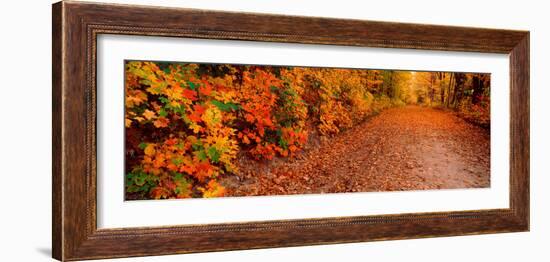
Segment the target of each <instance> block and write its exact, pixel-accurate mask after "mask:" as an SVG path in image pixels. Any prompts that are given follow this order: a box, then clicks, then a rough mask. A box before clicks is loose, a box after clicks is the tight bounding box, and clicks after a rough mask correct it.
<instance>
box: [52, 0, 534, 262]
mask: <svg viewBox="0 0 550 262" xmlns="http://www.w3.org/2000/svg"><path fill="white" fill-rule="evenodd" d="M52 26H53V47H52V54H53V55H52V59H53V81H52V86H53V92H52V100H53V109H52V111H53V119H52V125H53V137H52V148H53V152H52V154H53V163H52V172H53V182H52V183H53V185H52V189H53V196H52V198H53V199H52V200H53V221H52V223H53V233H52V245H53V257H54V258H56V259H58V260H63V261H65V260H81V259H99V258H116V257H128V256H149V255H163V254H181V253H190V252H205V251H221V250H236V249H254V248H268V247H282V246H302V245H319V244H330V243H348V242H360V241H377V240H389V239H408V238H423V237H441V236H455V235H473V234H487V233H501V232H520V231H528V230H529V32H528V31H510V30H498V29H482V28H465V27H451V26H437V25H421V24H404V23H389V22H374V21H359V20H343V19H327V18H316V17H295V16H282V15H260V14H251V13H233V12H218V11H205V10H193V9H180V8H162V7H149V6H129V5H113V4H98V3H83V2H72V1H68V2H67V1H63V2H59V3H56V4H54V5H53V24H52ZM99 34H122V35H145V36H170V37H190V38H207V39H226V40H250V41H267V42H289V43H306V44H326V45H346V46H366V47H383V48H409V49H422V50H442V51H469V52H484V53H501V54H509V56H510V104H511V107H510V208H507V209H490V210H477V211H457V212H434V213H412V214H398V215H375V216H357V217H338V218H318V219H299V220H280V221H267V222H249V223H225V224H208V225H187V226H186V225H184V226H165V227H146V228H123V229H98V228H97V225H96V221H97V217H96V208H97V205H96V190H97V184H96V41H97V36H98V35H99Z"/></svg>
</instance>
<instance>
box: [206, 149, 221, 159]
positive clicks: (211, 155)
mask: <svg viewBox="0 0 550 262" xmlns="http://www.w3.org/2000/svg"><path fill="white" fill-rule="evenodd" d="M208 157H209V158H210V159H211V160H212V161H213V162H214V163H217V162H218V160H219V159H220V152H218V150H217V149H216V148H215V147H210V148H208Z"/></svg>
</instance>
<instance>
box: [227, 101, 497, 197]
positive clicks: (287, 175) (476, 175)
mask: <svg viewBox="0 0 550 262" xmlns="http://www.w3.org/2000/svg"><path fill="white" fill-rule="evenodd" d="M489 150H490V137H489V132H488V131H487V130H484V129H481V128H479V127H476V126H473V125H471V124H469V123H467V122H465V121H464V120H462V119H460V118H458V117H457V116H455V115H454V114H453V113H451V112H447V111H443V110H437V109H432V108H426V107H419V106H405V107H399V108H393V109H388V110H386V111H383V112H382V113H380V114H379V115H377V116H375V117H372V118H371V119H369V120H367V121H365V122H364V123H362V124H360V125H358V126H356V127H354V128H352V129H350V130H347V131H345V132H343V133H341V134H338V135H337V136H335V137H333V138H330V139H326V140H325V141H321V142H318V143H316V144H315V145H313V146H309V148H306V150H305V151H304V152H303V153H302V154H300V155H298V156H297V157H296V158H295V159H290V160H289V159H277V160H274V161H271V162H269V163H257V162H254V161H250V160H241V163H240V166H241V171H240V174H239V175H238V176H235V177H228V178H225V179H224V180H223V181H222V183H223V184H224V185H225V186H226V187H227V189H228V190H229V193H230V194H229V195H232V196H244V195H246V196H250V195H282V194H305V193H328V192H331V193H336V192H365V191H395V190H421V189H451V188H479V187H488V186H489V184H490V181H489V178H490V175H489V167H490V152H489Z"/></svg>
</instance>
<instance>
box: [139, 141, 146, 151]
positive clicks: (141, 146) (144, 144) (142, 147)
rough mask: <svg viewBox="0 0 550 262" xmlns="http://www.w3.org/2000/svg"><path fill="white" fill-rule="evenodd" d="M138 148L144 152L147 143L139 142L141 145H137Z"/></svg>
mask: <svg viewBox="0 0 550 262" xmlns="http://www.w3.org/2000/svg"><path fill="white" fill-rule="evenodd" d="M138 147H139V148H140V149H141V150H144V149H145V148H146V147H147V143H145V142H141V143H139V145H138Z"/></svg>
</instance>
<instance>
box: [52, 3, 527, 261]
mask: <svg viewBox="0 0 550 262" xmlns="http://www.w3.org/2000/svg"><path fill="white" fill-rule="evenodd" d="M52 26H53V95H52V100H53V109H52V110H53V138H52V144H53V163H52V166H53V196H52V197H53V234H52V235H53V236H52V237H53V242H52V243H53V248H52V249H53V257H54V258H56V259H58V260H62V261H65V260H82V259H99V258H116V257H129V256H148V255H162V254H180V253H190V252H206V251H222V250H236V249H253V248H269V247H281V246H301V245H319V244H330V243H348V242H360V241H377V240H388V239H408V238H423V237H441V236H455V235H471V234H486V233H501V232H521V231H528V230H529V32H527V31H512V30H501V29H484V28H465V27H452V26H438V25H421V24H404V23H391V22H375V21H360V20H342V19H328V18H316V17H297V16H282V15H265V14H262V15H260V14H252V13H234V12H219V11H206V10H194V9H180V8H162V7H151V6H130V5H113V4H99V3H83V2H71V1H63V2H59V3H56V4H54V5H53V23H52Z"/></svg>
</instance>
